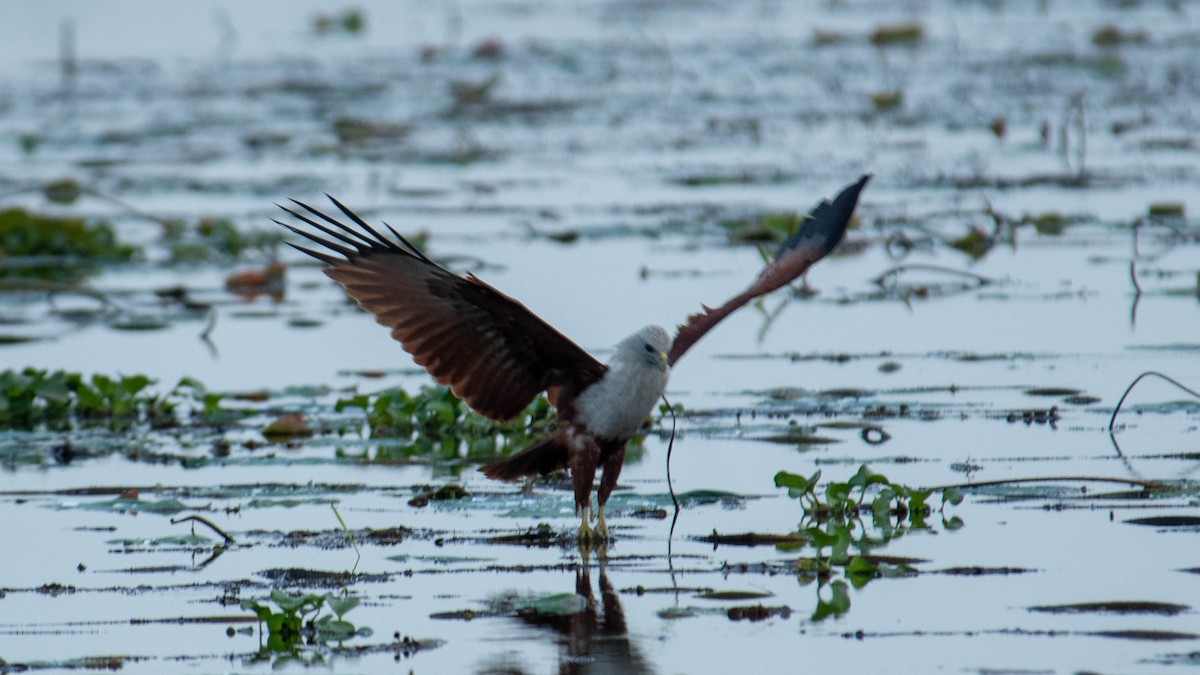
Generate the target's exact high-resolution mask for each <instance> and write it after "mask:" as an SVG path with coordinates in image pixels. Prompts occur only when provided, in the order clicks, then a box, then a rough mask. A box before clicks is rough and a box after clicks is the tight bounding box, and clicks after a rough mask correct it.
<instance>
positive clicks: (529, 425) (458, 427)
mask: <svg viewBox="0 0 1200 675" xmlns="http://www.w3.org/2000/svg"><path fill="white" fill-rule="evenodd" d="M350 408H361V409H362V410H364V411H365V412H366V415H367V424H368V426H369V427H370V430H371V436H372V437H376V438H392V439H401V440H407V441H410V444H409V445H406V446H404V449H406V450H413V449H415V450H417V451H419V452H422V453H426V452H432V451H434V450H435V449H437V448H438V447H439V446H440V445H441V444H443V443H444V442H450V443H451V444H452V445H453V447H454V448H457V447H458V444H459V442H460V441H461V442H465V443H466V450H467V455H468V456H483V457H486V456H492V455H495V454H496V452H497V451H504V450H507V449H510V448H520V447H524V446H525V445H528V444H529V443H530V442H532V441H533V439H534V438H535V437H536V436H537V435H539V434H541V433H544V432H547V431H549V430H551V429H553V428H554V424H555V415H554V409H553V407H551V405H550V402H549V401H548V400H547V399H546V397H545V396H544V395H541V396H538V397H537V398H536V399H534V400H533V402H532V403H530V404H529V405H528V406H527V407H526V408H525V410H523V411H522V412H521V413H520V414H518V415H517V416H516V417H515V418H514V419H513V420H511V421H509V422H494V421H492V420H489V419H487V418H486V417H483V416H482V415H479V414H477V413H475V412H474V411H472V410H471V409H470V408H469V407H467V405H466V404H465V403H463V402H462V400H461V399H459V398H458V397H457V396H455V395H454V394H453V393H452V392H451V391H450V390H449V389H448V388H446V387H432V386H426V387H422V388H421V389H420V390H419V391H418V392H417V393H416V394H410V393H409V392H407V391H404V390H403V389H399V388H397V389H388V390H385V391H382V392H379V393H377V394H362V395H359V396H354V397H351V398H343V399H341V400H339V401H338V402H337V404H336V405H335V411H337V412H342V411H344V410H347V409H350Z"/></svg>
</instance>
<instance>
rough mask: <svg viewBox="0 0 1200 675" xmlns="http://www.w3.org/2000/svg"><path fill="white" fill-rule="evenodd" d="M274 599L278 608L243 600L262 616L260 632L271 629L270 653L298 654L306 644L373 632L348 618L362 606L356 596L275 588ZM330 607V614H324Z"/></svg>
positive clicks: (321, 643) (273, 601) (264, 649)
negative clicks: (298, 591)
mask: <svg viewBox="0 0 1200 675" xmlns="http://www.w3.org/2000/svg"><path fill="white" fill-rule="evenodd" d="M271 602H272V603H274V605H275V607H274V608H272V607H271V606H270V605H268V604H263V603H261V602H259V601H257V600H252V599H245V600H242V603H241V604H242V609H249V610H252V611H253V612H254V613H255V615H257V616H258V620H259V622H260V627H259V628H260V631H259V632H260V633H261V632H262V630H261V628H262V626H266V628H267V643H266V644H265V645H263V652H264V653H266V654H272V653H274V654H280V653H285V654H288V653H292V654H294V653H298V651H299V649H300V647H301V645H302V644H305V643H306V644H309V645H325V644H327V643H329V642H343V641H345V640H348V639H350V638H352V637H355V636H363V637H368V636H370V635H371V633H372V631H371V629H370V628H367V627H365V626H363V627H358V626H355V625H354V624H352V623H350V622H349V621H346V619H345V615H346V613H347V612H349V611H350V610H352V609H354V608H355V607H357V606H358V604H359V602H361V600H360V599H359V598H358V597H356V596H353V595H342V596H338V595H335V594H333V593H326V594H324V595H315V594H311V593H310V594H296V595H293V594H291V593H287V592H285V591H282V590H279V589H275V590H272V591H271ZM326 607H328V609H329V610H330V613H328V614H324V615H321V610H323V609H325V608H326Z"/></svg>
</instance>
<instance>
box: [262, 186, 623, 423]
mask: <svg viewBox="0 0 1200 675" xmlns="http://www.w3.org/2000/svg"><path fill="white" fill-rule="evenodd" d="M326 196H328V195H326ZM329 199H330V201H332V202H333V203H334V205H336V206H337V207H338V209H339V210H340V211H341V212H342V213H343V214H345V215H346V217H348V218H349V219H350V220H352V221H353V222H354V224H355V225H357V227H352V226H350V225H346V224H344V223H341V222H339V221H338V220H336V219H335V218H332V217H330V216H327V215H325V214H324V213H321V212H320V211H318V210H317V209H314V208H312V207H311V206H308V205H306V204H303V203H301V202H297V201H295V200H292V201H293V202H294V203H295V204H296V205H297V206H299V207H300V208H302V209H304V210H305V211H307V212H308V213H309V214H311V215H313V216H315V217H316V218H318V219H320V220H322V221H324V223H325V224H322V223H319V222H317V221H315V220H313V219H311V218H308V217H306V216H304V215H301V214H300V213H298V212H296V211H293V210H291V209H288V208H286V207H282V206H281V207H280V208H282V209H283V210H284V211H287V212H288V213H290V214H291V215H292V216H294V217H296V218H298V219H299V220H301V221H304V222H305V223H306V224H307V225H308V226H309V227H311V228H315V229H316V230H317V231H319V232H320V233H321V234H323V235H324V236H321V235H319V234H316V233H314V232H309V231H305V230H302V229H297V228H295V227H292V226H291V225H288V224H286V223H281V222H279V221H278V220H277V221H275V222H276V223H278V224H280V225H282V226H284V227H286V228H287V229H289V230H291V231H292V232H295V233H296V234H299V235H301V236H303V237H305V238H307V239H309V240H311V241H313V242H315V243H317V244H320V245H321V246H322V247H324V249H327V250H325V251H314V250H310V249H307V248H303V247H300V246H296V245H294V244H289V245H290V246H292V247H293V248H295V249H297V250H299V251H302V252H304V253H307V254H308V255H310V256H312V257H314V258H316V259H317V260H320V261H322V262H324V263H326V264H328V265H329V267H328V268H326V269H325V274H326V275H328V276H329V277H330V278H332V279H333V280H334V281H337V282H338V283H339V284H341V285H342V286H343V287H344V288H345V289H346V292H347V293H349V294H350V296H351V297H353V298H354V299H355V300H357V301H358V304H359V305H360V306H361V307H362V308H363V309H365V310H367V311H369V312H371V313H372V314H374V315H375V319H376V320H377V321H379V323H381V324H383V325H385V326H388V327H389V328H391V329H392V337H393V338H395V339H396V340H398V341H399V342H400V344H401V345H402V346H403V347H404V350H405V351H407V352H408V353H410V354H412V356H413V360H414V361H416V362H417V363H418V364H419V365H421V366H422V367H424V368H425V370H427V371H429V374H430V375H433V377H434V379H436V380H437V381H438V382H440V383H441V384H444V385H446V386H448V387H450V390H451V391H453V392H454V394H455V395H457V396H458V397H459V398H461V399H462V400H464V401H466V403H467V405H469V406H471V408H473V409H474V410H475V411H476V412H478V413H479V414H481V415H483V416H485V417H488V418H491V419H495V420H506V419H511V418H513V417H514V416H516V414H517V413H519V412H521V410H522V409H524V408H525V406H527V405H529V402H530V401H532V400H533V398H534V397H535V396H537V394H538V393H539V392H541V391H545V390H547V389H550V390H551V402H552V403H554V404H555V405H556V406H559V407H560V408H561V407H562V405H565V404H566V403H568V402H569V398H571V397H573V396H574V394H575V393H578V392H579V391H582V390H583V389H585V388H586V387H587V386H588V385H590V384H591V383H593V382H595V381H596V380H598V379H600V377H602V376H603V375H604V372H605V369H606V368H605V366H604V364H602V363H600V362H599V361H597V360H596V359H595V358H593V357H592V356H591V355H590V354H588V353H587V352H586V351H584V350H583V349H582V348H581V347H579V346H578V345H576V344H575V343H574V342H572V341H571V340H570V339H568V338H567V337H566V336H564V335H563V334H562V333H559V332H558V331H557V330H555V329H554V328H552V327H551V326H550V325H549V324H547V323H546V322H545V321H542V320H541V319H540V318H538V317H537V316H536V315H535V314H534V313H533V312H530V311H529V310H528V309H526V307H525V306H524V305H522V304H521V303H519V302H517V301H516V300H514V299H512V298H510V297H508V296H507V295H504V294H503V293H501V292H500V291H498V290H496V289H495V288H492V287H491V286H489V285H487V284H485V283H484V282H482V281H480V280H479V279H478V278H476V277H475V276H474V275H470V274H469V275H467V276H466V277H461V276H459V275H457V274H455V273H453V272H451V271H449V270H447V269H445V268H444V267H441V266H440V265H438V264H436V263H434V262H433V261H431V260H429V259H428V258H426V257H425V256H424V255H423V254H422V253H421V252H420V251H419V250H417V249H416V248H415V247H414V246H413V245H412V244H410V243H408V241H406V240H405V239H404V238H403V237H401V236H400V235H399V233H397V232H396V231H395V230H394V229H392V227H391V226H390V225H386V223H385V226H386V227H387V228H388V231H389V232H391V234H392V235H394V236H395V237H396V238H397V239H398V240H399V243H397V242H395V241H392V240H391V239H388V238H385V237H384V236H382V235H381V234H379V232H377V231H376V230H374V229H372V228H371V226H370V225H367V223H366V222H364V221H363V220H362V219H361V218H359V217H358V216H357V215H355V214H354V213H353V212H351V211H350V210H349V209H348V208H346V207H345V206H343V205H342V204H341V203H340V202H339V201H337V200H336V199H334V198H333V197H329ZM330 226H332V227H330ZM331 253H337V254H340V255H341V256H343V257H341V258H339V257H337V256H335V255H332V254H331Z"/></svg>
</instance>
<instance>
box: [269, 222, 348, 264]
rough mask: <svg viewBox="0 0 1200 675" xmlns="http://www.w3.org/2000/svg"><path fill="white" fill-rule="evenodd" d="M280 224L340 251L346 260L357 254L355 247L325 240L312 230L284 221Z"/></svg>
mask: <svg viewBox="0 0 1200 675" xmlns="http://www.w3.org/2000/svg"><path fill="white" fill-rule="evenodd" d="M281 224H282V225H283V226H284V227H286V228H287V229H289V230H291V231H292V232H295V233H296V234H298V235H300V236H301V237H304V238H305V239H307V240H309V241H311V242H313V243H314V244H320V245H321V246H324V247H325V248H327V249H329V250H330V251H335V252H337V253H340V254H342V255H344V256H346V260H349V259H351V258H353V257H355V256H357V255H358V254H359V250H357V249H349V248H346V247H345V246H342V245H341V244H335V243H333V242H332V241H327V240H325V239H322V238H320V237H318V236H317V235H315V234H313V233H312V232H305V231H304V230H301V229H300V228H297V227H292V226H291V225H287V224H284V223H281ZM333 260H334V261H335V262H344V261H338V260H337V259H336V258H333Z"/></svg>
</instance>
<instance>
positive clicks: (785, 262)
mask: <svg viewBox="0 0 1200 675" xmlns="http://www.w3.org/2000/svg"><path fill="white" fill-rule="evenodd" d="M870 179H871V176H870V174H867V175H864V176H863V177H862V178H859V179H858V182H857V183H854V184H853V185H849V186H847V187H845V188H843V189H842V191H841V192H840V193H839V194H838V196H837V197H836V198H834V200H833V202H830V201H829V200H824V201H822V202H821V203H820V204H819V205H818V206H817V208H816V209H815V210H814V211H813V212H812V214H811V215H809V217H808V219H807V220H805V221H804V224H803V225H801V227H800V229H799V231H797V232H796V233H795V234H793V235H792V236H790V237H788V238H787V239H786V240H785V241H784V242H783V243H782V244H780V246H779V250H778V251H777V252H776V253H775V259H774V260H772V261H771V264H770V265H767V266H766V268H765V269H763V271H762V272H761V273H759V275H758V278H757V279H755V280H754V283H753V284H750V287H749V288H747V289H746V290H744V291H742V292H741V293H739V294H738V295H736V296H734V297H732V298H730V299H729V301H728V302H726V303H725V304H723V305H721V306H720V307H717V308H715V309H713V308H711V307H704V311H703V312H698V313H696V314H692V315H691V316H689V317H688V320H687V323H684V324H683V325H681V326H680V327H679V332H677V333H676V334H675V341H674V342H672V343H671V351H669V352H668V353H667V362H668V363H670V365H672V366H674V365H675V362H676V361H678V360H679V358H680V357H681V356H683V355H684V353H685V352H687V350H688V349H690V348H691V346H692V345H694V344H696V341H697V340H699V339H700V338H702V337H704V334H705V333H707V332H708V331H710V330H712V328H713V326H716V325H717V324H718V323H720V322H721V319H724V318H725V317H727V316H729V315H730V314H732V313H733V312H734V311H735V310H737V309H738V308H739V307H741V306H742V305H744V304H746V303H747V302H750V301H751V300H753V299H754V298H757V297H758V296H760V295H763V294H765V293H770V292H771V291H773V290H775V289H777V288H779V287H780V286H783V285H785V284H788V283H791V281H792V280H793V279H795V278H796V277H798V276H800V275H801V274H804V272H805V270H807V269H808V268H809V267H811V266H812V264H813V263H815V262H817V261H818V260H820V259H821V258H824V257H825V254H827V253H829V252H830V251H832V250H833V249H834V247H835V246H837V245H838V242H840V241H841V240H842V235H843V234H845V233H846V225H848V224H849V223H850V216H851V214H853V213H854V207H855V206H856V205H857V204H858V195H859V193H860V192H862V189H863V187H864V186H866V184H867V181H869V180H870Z"/></svg>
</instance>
